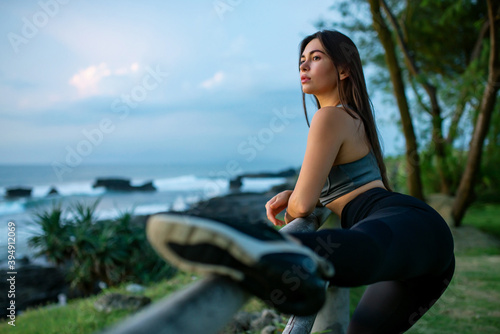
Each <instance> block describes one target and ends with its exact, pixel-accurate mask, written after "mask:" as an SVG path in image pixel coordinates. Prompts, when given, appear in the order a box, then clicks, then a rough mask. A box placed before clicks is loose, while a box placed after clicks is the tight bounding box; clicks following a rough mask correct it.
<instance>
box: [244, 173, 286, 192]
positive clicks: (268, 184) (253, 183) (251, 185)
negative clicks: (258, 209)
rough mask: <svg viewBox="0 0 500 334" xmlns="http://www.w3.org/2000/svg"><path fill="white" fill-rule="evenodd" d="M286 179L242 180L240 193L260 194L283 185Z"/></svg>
mask: <svg viewBox="0 0 500 334" xmlns="http://www.w3.org/2000/svg"><path fill="white" fill-rule="evenodd" d="M285 182H286V178H283V177H273V178H266V177H256V178H243V180H242V183H243V184H242V186H241V191H243V192H261V191H267V190H269V189H271V188H272V187H274V186H277V185H280V184H283V183H285Z"/></svg>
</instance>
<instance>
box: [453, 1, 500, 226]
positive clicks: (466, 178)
mask: <svg viewBox="0 0 500 334" xmlns="http://www.w3.org/2000/svg"><path fill="white" fill-rule="evenodd" d="M487 3H488V19H489V21H490V55H489V64H488V82H487V84H486V88H485V90H484V94H483V98H482V100H481V106H480V110H479V116H478V118H477V120H476V124H475V127H474V133H473V135H472V139H471V141H470V148H469V155H468V158H467V165H466V166H465V171H464V174H463V176H462V179H461V180H460V184H459V186H458V190H457V195H456V197H455V201H454V202H453V208H452V212H451V214H452V217H453V219H454V221H455V226H460V225H461V223H462V219H463V217H464V215H465V212H466V210H467V208H468V206H469V205H470V203H471V200H472V197H473V194H474V183H475V179H476V176H477V174H478V171H479V167H480V164H481V155H482V152H483V145H484V139H485V138H486V134H487V133H488V128H489V125H490V121H491V115H492V113H493V110H494V108H495V102H496V96H497V92H498V89H499V87H500V83H499V80H500V59H499V54H498V53H499V50H498V49H499V46H498V31H497V29H498V26H497V24H496V22H495V15H497V12H498V9H499V3H498V1H496V0H488V1H487Z"/></svg>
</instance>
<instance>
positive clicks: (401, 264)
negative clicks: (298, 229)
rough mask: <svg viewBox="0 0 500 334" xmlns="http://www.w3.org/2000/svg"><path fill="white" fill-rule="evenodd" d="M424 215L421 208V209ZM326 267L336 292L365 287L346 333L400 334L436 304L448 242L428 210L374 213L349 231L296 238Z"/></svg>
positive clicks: (449, 271)
mask: <svg viewBox="0 0 500 334" xmlns="http://www.w3.org/2000/svg"><path fill="white" fill-rule="evenodd" d="M424 209H425V208H424ZM293 236H294V237H296V238H298V239H299V240H300V241H301V242H302V243H303V244H304V245H306V246H308V247H309V248H311V249H312V250H313V251H315V252H316V253H318V254H319V255H321V256H322V257H324V258H326V259H328V260H329V261H331V263H332V264H333V266H334V267H335V271H336V273H335V276H334V277H333V278H332V279H331V280H330V281H331V284H334V285H337V286H346V287H353V286H359V285H370V284H371V285H370V286H369V287H368V288H367V290H366V292H365V295H364V296H363V298H362V300H361V301H360V303H359V305H358V308H357V309H356V312H355V313H354V316H353V319H352V322H351V325H350V329H349V333H400V332H402V331H404V330H406V329H408V328H409V327H411V325H413V323H414V322H415V321H416V320H417V319H418V318H420V317H421V316H422V315H423V314H424V313H425V311H426V310H427V309H429V307H430V306H432V304H434V302H435V301H436V300H437V299H438V298H439V296H440V295H441V294H442V293H443V292H444V290H445V289H446V287H447V285H448V284H449V282H450V280H451V277H452V276H453V270H454V256H453V240H452V237H451V234H450V231H449V229H448V227H447V226H446V223H445V222H444V221H443V220H442V219H441V217H440V216H439V215H437V213H435V212H434V211H432V210H423V209H421V208H413V207H402V206H400V207H391V208H385V209H380V210H377V211H376V212H374V213H372V214H369V215H368V216H367V217H366V218H364V219H362V220H361V221H360V222H358V223H357V224H355V225H354V226H353V227H352V228H351V229H349V230H345V229H344V230H341V229H336V230H322V231H319V232H316V233H295V234H293Z"/></svg>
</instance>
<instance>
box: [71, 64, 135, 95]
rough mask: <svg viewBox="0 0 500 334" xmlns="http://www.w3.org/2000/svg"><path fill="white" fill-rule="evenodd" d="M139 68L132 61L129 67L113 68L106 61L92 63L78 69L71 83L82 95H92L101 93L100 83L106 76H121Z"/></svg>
mask: <svg viewBox="0 0 500 334" xmlns="http://www.w3.org/2000/svg"><path fill="white" fill-rule="evenodd" d="M138 70H139V64H138V63H137V62H135V63H132V64H131V65H130V66H129V67H121V68H118V69H115V70H111V69H110V68H109V66H108V65H107V64H106V63H100V64H99V65H91V66H89V67H87V68H85V69H83V70H80V71H78V72H77V73H76V74H74V75H73V76H72V77H71V79H70V80H69V84H70V85H72V86H74V87H76V89H77V90H78V93H79V95H80V97H88V96H91V95H99V93H100V90H99V83H100V82H101V81H102V80H103V79H104V78H106V77H110V76H120V75H128V74H132V73H135V72H137V71H138Z"/></svg>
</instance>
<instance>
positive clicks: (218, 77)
mask: <svg viewBox="0 0 500 334" xmlns="http://www.w3.org/2000/svg"><path fill="white" fill-rule="evenodd" d="M224 78H225V74H224V72H223V71H219V72H217V73H215V74H214V76H213V77H211V78H210V79H207V80H205V81H203V82H202V83H201V87H203V88H206V89H212V88H214V87H216V86H219V85H220V84H221V83H222V81H223V80H224Z"/></svg>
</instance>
